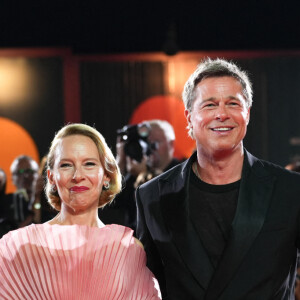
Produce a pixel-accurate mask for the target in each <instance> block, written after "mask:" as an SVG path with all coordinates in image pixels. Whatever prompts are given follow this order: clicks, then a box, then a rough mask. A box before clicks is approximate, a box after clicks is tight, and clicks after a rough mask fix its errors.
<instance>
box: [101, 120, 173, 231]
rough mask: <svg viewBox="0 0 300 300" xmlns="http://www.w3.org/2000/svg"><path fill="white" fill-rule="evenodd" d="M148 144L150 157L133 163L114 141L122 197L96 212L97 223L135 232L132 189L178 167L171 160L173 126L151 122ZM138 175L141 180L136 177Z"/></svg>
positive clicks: (164, 122)
mask: <svg viewBox="0 0 300 300" xmlns="http://www.w3.org/2000/svg"><path fill="white" fill-rule="evenodd" d="M144 123H147V126H148V127H149V128H150V132H149V136H148V143H149V144H150V145H152V150H151V154H149V155H148V156H146V155H145V157H144V158H143V159H142V161H141V162H138V161H136V160H135V159H133V158H131V157H130V156H128V155H126V154H125V152H124V142H121V141H120V140H118V141H117V147H116V148H117V161H118V164H119V166H120V169H121V171H122V174H123V175H124V179H125V183H124V188H123V189H122V191H121V193H120V194H119V195H117V196H116V199H115V200H114V203H113V204H112V205H110V206H106V207H104V209H103V210H99V217H100V219H101V220H102V221H103V222H104V223H106V224H110V223H117V224H121V225H125V226H128V227H130V228H132V229H133V230H135V228H136V203H135V195H134V194H135V187H136V185H138V184H139V183H140V182H144V181H145V178H146V177H147V176H148V175H149V176H151V177H154V176H155V175H156V174H158V173H159V174H160V173H162V172H163V171H165V170H168V169H170V168H172V167H173V166H175V165H176V164H178V163H179V161H178V160H177V159H175V158H173V154H174V142H175V133H174V129H173V127H172V125H171V124H170V123H169V122H167V121H164V120H150V121H146V122H143V123H140V124H144ZM139 175H140V176H139Z"/></svg>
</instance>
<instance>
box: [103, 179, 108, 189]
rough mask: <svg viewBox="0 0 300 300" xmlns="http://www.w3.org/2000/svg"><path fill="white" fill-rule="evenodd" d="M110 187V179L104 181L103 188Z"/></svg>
mask: <svg viewBox="0 0 300 300" xmlns="http://www.w3.org/2000/svg"><path fill="white" fill-rule="evenodd" d="M108 189H109V182H108V181H104V182H103V190H104V191H107V190H108Z"/></svg>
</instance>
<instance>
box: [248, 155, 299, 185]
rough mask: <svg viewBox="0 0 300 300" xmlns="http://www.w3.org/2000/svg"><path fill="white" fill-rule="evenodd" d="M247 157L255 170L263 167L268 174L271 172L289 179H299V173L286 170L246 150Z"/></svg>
mask: <svg viewBox="0 0 300 300" xmlns="http://www.w3.org/2000/svg"><path fill="white" fill-rule="evenodd" d="M248 157H250V160H251V161H252V167H253V169H254V170H255V171H256V170H260V169H264V170H265V171H267V172H268V173H269V174H272V175H274V176H276V177H279V178H287V179H291V180H292V179H293V180H298V181H299V180H300V173H297V172H293V171H290V170H287V169H285V168H284V167H282V166H280V165H278V164H276V163H273V162H270V161H267V160H264V159H259V158H257V157H255V156H253V155H252V154H250V153H249V152H248Z"/></svg>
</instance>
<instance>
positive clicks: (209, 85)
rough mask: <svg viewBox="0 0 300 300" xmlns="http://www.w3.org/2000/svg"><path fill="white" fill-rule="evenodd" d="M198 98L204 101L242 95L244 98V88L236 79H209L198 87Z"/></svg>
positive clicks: (226, 77) (225, 77) (227, 77)
mask: <svg viewBox="0 0 300 300" xmlns="http://www.w3.org/2000/svg"><path fill="white" fill-rule="evenodd" d="M195 91H196V98H198V97H201V98H202V99H203V100H205V98H210V97H235V96H237V95H241V96H242V97H243V98H244V94H243V87H242V85H241V83H240V82H239V81H238V80H237V79H236V78H234V77H229V76H224V77H209V78H206V79H204V80H202V81H201V82H199V83H198V84H197V86H196V89H195Z"/></svg>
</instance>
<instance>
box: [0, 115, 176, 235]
mask: <svg viewBox="0 0 300 300" xmlns="http://www.w3.org/2000/svg"><path fill="white" fill-rule="evenodd" d="M174 145H175V133H174V129H173V127H172V125H171V124H170V123H168V122H167V121H164V120H150V121H145V122H142V123H140V124H136V125H127V126H124V127H123V128H122V129H120V130H119V131H118V136H117V143H116V151H117V153H116V156H117V162H118V165H119V168H120V170H121V173H122V176H123V187H122V191H121V193H120V194H119V195H117V197H116V198H115V200H114V201H113V203H112V204H111V205H107V206H105V208H104V209H99V217H100V219H101V220H102V221H103V222H104V223H106V224H120V225H125V226H127V227H130V228H132V229H133V230H135V227H136V204H135V195H134V194H135V189H136V188H137V187H138V186H139V185H140V184H142V183H144V182H146V181H148V180H149V179H151V178H153V177H155V176H157V175H158V174H160V173H162V172H163V171H166V170H168V169H170V168H172V167H173V166H175V165H176V164H178V163H179V161H178V160H177V159H175V158H174V157H173V154H174ZM10 173H11V174H10V175H11V178H12V181H13V184H14V186H15V188H16V190H15V192H13V193H6V192H5V191H6V185H7V178H8V176H7V174H5V171H4V170H3V169H1V166H0V237H2V236H3V235H4V234H6V233H7V232H9V231H11V230H14V229H17V228H21V227H24V226H27V225H29V224H31V223H35V224H38V223H44V222H47V221H49V220H51V219H52V218H54V217H55V215H56V214H57V212H56V211H55V210H54V209H53V208H52V207H51V206H50V205H49V204H48V200H47V198H46V196H45V193H44V186H45V182H46V176H47V157H46V156H44V157H43V158H42V159H41V161H40V162H37V161H35V160H34V159H33V158H31V157H30V156H28V155H20V156H18V157H16V158H15V159H14V161H13V162H12V163H11V166H10Z"/></svg>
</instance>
